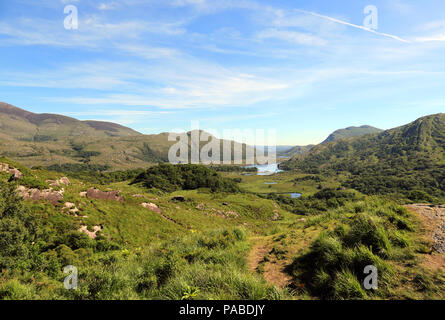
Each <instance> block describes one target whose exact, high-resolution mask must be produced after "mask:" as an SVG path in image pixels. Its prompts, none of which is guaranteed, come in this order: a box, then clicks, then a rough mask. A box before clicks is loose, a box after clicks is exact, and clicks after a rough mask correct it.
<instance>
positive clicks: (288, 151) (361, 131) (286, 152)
mask: <svg viewBox="0 0 445 320" xmlns="http://www.w3.org/2000/svg"><path fill="white" fill-rule="evenodd" d="M382 131H383V130H381V129H377V128H374V127H371V126H361V127H348V128H345V129H339V130H336V131H334V132H332V133H331V134H330V135H329V136H328V137H327V138H326V140H324V141H323V142H322V144H324V143H327V142H331V141H335V140H339V139H345V138H350V137H358V136H362V135H365V134H370V133H377V132H382ZM313 147H314V145H313V144H310V145H307V146H294V147H290V148H282V149H281V150H279V151H278V149H277V154H278V155H279V156H282V157H293V156H295V155H303V154H305V153H307V152H309V150H311V149H312V148H313Z"/></svg>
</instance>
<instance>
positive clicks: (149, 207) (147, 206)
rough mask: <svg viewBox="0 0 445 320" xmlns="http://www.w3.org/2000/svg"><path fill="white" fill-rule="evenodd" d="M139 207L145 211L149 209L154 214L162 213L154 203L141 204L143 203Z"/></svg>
mask: <svg viewBox="0 0 445 320" xmlns="http://www.w3.org/2000/svg"><path fill="white" fill-rule="evenodd" d="M141 206H143V207H144V208H147V209H149V210H151V211H153V212H156V213H161V212H162V211H161V209H160V208H159V207H158V206H157V205H156V204H154V203H150V202H143V203H141Z"/></svg>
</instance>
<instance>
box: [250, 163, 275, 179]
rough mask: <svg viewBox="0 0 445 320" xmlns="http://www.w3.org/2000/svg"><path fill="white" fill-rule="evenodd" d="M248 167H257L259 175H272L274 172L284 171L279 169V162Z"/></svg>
mask: <svg viewBox="0 0 445 320" xmlns="http://www.w3.org/2000/svg"><path fill="white" fill-rule="evenodd" d="M246 168H257V169H258V173H257V175H259V176H270V175H272V174H274V173H278V172H282V171H283V170H280V169H278V163H271V164H254V165H250V166H246Z"/></svg>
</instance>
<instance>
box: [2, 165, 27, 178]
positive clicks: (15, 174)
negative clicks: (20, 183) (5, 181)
mask: <svg viewBox="0 0 445 320" xmlns="http://www.w3.org/2000/svg"><path fill="white" fill-rule="evenodd" d="M0 172H6V173H10V174H12V177H13V179H14V180H19V179H21V178H22V173H21V172H20V170H19V169H17V168H10V167H9V164H8V163H0Z"/></svg>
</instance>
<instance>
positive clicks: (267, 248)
mask: <svg viewBox="0 0 445 320" xmlns="http://www.w3.org/2000/svg"><path fill="white" fill-rule="evenodd" d="M254 241H255V242H254V245H253V247H252V250H251V251H250V252H249V255H248V258H247V261H248V266H249V270H250V271H251V272H257V273H261V274H262V276H263V277H264V279H265V280H266V281H267V282H269V283H270V284H273V285H275V286H277V287H280V288H284V287H286V286H288V285H289V284H290V283H291V282H292V276H291V275H290V274H289V273H288V272H287V271H286V269H287V267H288V266H289V264H290V263H291V261H289V259H277V257H276V256H275V255H273V254H271V252H272V244H271V243H270V239H267V238H262V239H256V240H254Z"/></svg>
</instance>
